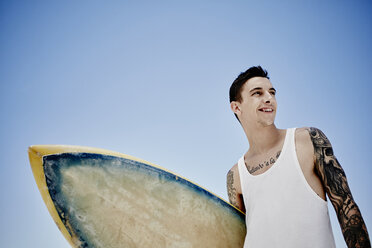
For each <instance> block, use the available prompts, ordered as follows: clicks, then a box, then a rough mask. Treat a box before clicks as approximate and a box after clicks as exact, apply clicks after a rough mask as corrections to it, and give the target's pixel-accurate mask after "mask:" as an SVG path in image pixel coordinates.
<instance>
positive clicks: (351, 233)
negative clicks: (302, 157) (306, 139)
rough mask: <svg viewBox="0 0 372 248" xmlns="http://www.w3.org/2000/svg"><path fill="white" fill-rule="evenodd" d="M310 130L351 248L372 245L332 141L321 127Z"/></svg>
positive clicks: (325, 182) (317, 162) (318, 162)
mask: <svg viewBox="0 0 372 248" xmlns="http://www.w3.org/2000/svg"><path fill="white" fill-rule="evenodd" d="M308 131H309V133H310V138H311V140H312V142H313V146H314V155H315V158H314V159H315V172H316V173H317V175H318V176H319V178H320V180H321V181H322V184H323V187H324V189H325V191H326V192H327V194H328V197H329V199H330V200H331V202H332V205H333V207H334V209H335V211H336V214H337V218H338V221H339V223H340V226H341V230H342V233H343V235H344V238H345V241H346V243H347V245H348V247H356V248H358V247H360V248H362V247H363V248H364V247H366V248H367V247H371V243H370V240H369V237H368V232H367V228H366V225H365V224H364V221H363V218H362V215H361V213H360V210H359V208H358V206H357V204H356V203H355V202H354V199H353V196H352V195H351V192H350V188H349V186H348V183H347V180H346V175H345V172H344V170H343V169H342V167H341V165H340V164H339V162H338V161H337V159H336V157H335V155H334V154H333V149H332V145H331V143H330V142H329V140H328V139H327V137H326V136H325V135H324V133H323V132H322V131H320V130H319V129H316V128H313V127H311V128H309V129H308Z"/></svg>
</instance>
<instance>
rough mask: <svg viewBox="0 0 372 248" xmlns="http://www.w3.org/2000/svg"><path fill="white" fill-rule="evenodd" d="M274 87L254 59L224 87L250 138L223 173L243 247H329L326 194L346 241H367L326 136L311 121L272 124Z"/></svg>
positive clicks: (331, 240)
mask: <svg viewBox="0 0 372 248" xmlns="http://www.w3.org/2000/svg"><path fill="white" fill-rule="evenodd" d="M275 93H276V90H275V89H274V88H273V86H272V84H271V82H270V80H269V77H268V74H267V72H266V71H265V70H263V69H262V68H261V67H260V66H257V67H251V68H249V69H248V70H247V71H246V72H244V73H241V74H240V75H239V77H238V78H237V79H236V80H235V81H234V82H233V84H232V85H231V88H230V103H231V109H232V111H233V112H234V114H235V116H236V117H237V118H238V120H239V122H240V124H241V125H242V127H243V129H244V132H245V134H246V136H247V138H248V142H249V150H248V151H247V152H246V153H245V154H244V155H243V156H242V158H241V159H240V160H239V161H238V163H237V164H235V165H234V166H233V167H232V168H231V170H230V171H229V173H228V174H227V190H228V196H229V200H230V202H231V204H232V205H234V206H235V207H237V208H239V209H240V210H241V211H243V212H245V213H246V226H247V234H246V238H245V243H244V247H253V248H261V247H263V248H268V247H270V248H271V247H280V248H281V247H286V248H291V247H296V248H298V247H301V248H304V247H311V248H315V247H316V248H330V247H335V243H334V238H333V234H332V229H331V224H330V220H329V215H328V208H327V201H326V194H327V195H328V198H329V199H330V200H331V203H332V205H333V207H334V209H335V211H336V214H337V217H338V220H339V223H340V226H341V229H342V232H343V235H344V238H345V241H346V243H347V245H348V247H371V245H370V241H369V237H368V233H367V229H366V226H365V224H364V221H363V218H362V215H361V213H360V211H359V208H358V206H357V205H356V203H355V202H354V200H353V197H352V195H351V192H350V189H349V186H348V183H347V180H346V176H345V173H344V171H343V169H342V167H341V165H340V164H339V163H338V161H337V159H336V157H335V155H334V154H333V150H332V146H331V143H330V142H329V140H328V139H327V137H326V136H325V135H324V134H323V133H322V131H320V130H319V129H317V128H312V127H310V128H308V127H304V128H297V129H294V128H292V129H288V130H282V129H278V128H276V126H275V124H274V120H275V114H276V109H277V102H276V99H275Z"/></svg>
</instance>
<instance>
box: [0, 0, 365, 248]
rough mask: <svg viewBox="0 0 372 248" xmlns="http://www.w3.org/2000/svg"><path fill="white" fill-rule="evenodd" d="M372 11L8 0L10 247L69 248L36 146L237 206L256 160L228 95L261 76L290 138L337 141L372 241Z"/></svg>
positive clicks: (0, 181)
mask: <svg viewBox="0 0 372 248" xmlns="http://www.w3.org/2000/svg"><path fill="white" fill-rule="evenodd" d="M371 12H372V3H371V2H370V1H358V0H357V1H345V0H341V1H320V0H315V1H290V0H285V1H156V2H155V1H32V2H31V1H1V3H0V32H1V35H0V54H1V56H0V113H1V116H2V121H1V124H0V137H1V139H0V148H1V151H2V156H1V157H0V166H1V167H0V169H1V173H0V194H1V199H2V200H1V203H0V219H1V220H2V222H3V225H1V227H0V230H1V232H0V233H1V234H0V243H1V244H2V245H3V246H4V247H38V248H42V247H51V246H53V247H68V243H67V242H66V241H65V240H64V238H63V236H62V235H61V234H60V232H59V230H58V228H57V226H56V225H55V224H54V222H53V220H52V218H51V217H50V215H49V213H48V211H47V208H46V207H45V205H44V203H43V201H42V199H41V196H40V194H39V191H38V189H37V186H36V184H35V182H34V178H33V175H32V171H31V168H30V166H29V163H28V157H27V147H28V146H30V145H33V144H70V145H84V146H92V147H99V148H105V149H109V150H114V151H118V152H122V153H125V154H129V155H132V156H135V157H139V158H141V159H144V160H147V161H150V162H153V163H155V164H158V165H160V166H162V167H165V168H167V169H169V170H171V171H174V172H176V173H177V174H180V175H182V176H184V177H186V178H188V179H190V180H192V181H194V182H196V183H198V184H200V185H202V186H204V187H205V188H207V189H209V190H210V191H212V192H214V193H216V194H218V195H220V196H221V197H223V198H225V199H226V198H227V194H226V186H225V178H226V173H227V171H228V169H230V167H231V166H232V165H233V164H234V163H235V162H236V161H237V160H238V159H239V157H240V156H241V155H242V154H243V153H244V152H245V151H246V150H247V149H248V142H247V140H246V138H245V135H244V132H243V130H242V129H241V127H240V125H239V123H238V122H237V121H236V119H235V117H234V116H233V114H232V113H231V111H230V109H229V101H228V89H229V87H230V85H231V83H232V81H233V80H234V79H235V77H236V76H237V75H238V74H239V73H240V72H241V71H244V70H246V69H247V68H248V67H250V66H252V65H262V66H263V67H265V68H266V69H267V70H268V71H269V74H270V77H271V81H272V83H273V85H274V87H275V88H276V89H277V99H278V108H279V109H278V114H277V119H276V124H277V126H278V127H279V128H288V127H301V126H315V127H318V128H320V129H322V130H323V131H324V132H325V134H326V135H327V136H328V138H329V139H330V140H331V142H332V144H333V147H334V150H335V153H336V156H337V157H338V160H339V161H340V163H341V165H342V166H343V168H344V170H345V171H346V174H347V176H348V180H349V184H350V187H351V189H352V192H353V196H354V198H355V200H356V202H357V203H358V205H359V207H360V209H361V211H362V214H363V217H364V220H365V221H366V224H367V228H368V229H369V230H371V228H372V227H371V225H372V213H371V211H370V210H371V209H372V198H371V195H372V194H371V188H372V187H371V186H372V183H371V180H370V178H371V176H372V175H371V174H372V169H371V166H370V157H369V155H370V154H371V143H372V142H371V138H372V135H371V132H370V130H369V127H370V122H371V117H370V112H371V111H370V108H371V107H372V106H371V101H370V94H371V92H372V86H371V79H370V75H369V74H370V72H371V69H372V49H371V44H372V15H370V13H371ZM330 213H331V221H332V224H333V230H334V233H335V238H336V243H337V245H338V247H346V246H345V245H344V241H343V239H342V236H341V232H340V228H339V227H338V223H337V219H336V217H335V215H334V211H333V209H332V208H330ZM370 232H371V231H370Z"/></svg>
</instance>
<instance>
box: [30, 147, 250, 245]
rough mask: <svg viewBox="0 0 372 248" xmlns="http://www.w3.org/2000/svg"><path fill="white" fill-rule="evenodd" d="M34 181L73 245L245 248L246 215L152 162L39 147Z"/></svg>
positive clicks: (33, 161) (32, 153)
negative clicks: (243, 247)
mask: <svg viewBox="0 0 372 248" xmlns="http://www.w3.org/2000/svg"><path fill="white" fill-rule="evenodd" d="M29 157H30V162H31V166H32V169H33V172H34V176H35V179H36V182H37V185H38V187H39V189H40V192H41V194H42V196H43V199H44V201H45V203H46V205H47V207H48V210H49V212H50V213H51V215H52V217H53V219H54V221H55V222H56V224H57V225H58V227H59V228H60V230H61V232H62V233H63V235H64V236H65V237H66V239H67V240H68V241H69V243H70V244H71V245H72V246H73V247H104V248H110V247H181V248H182V247H242V246H243V242H244V236H245V224H244V214H242V213H241V212H240V211H239V210H237V209H236V208H234V207H233V206H231V205H230V204H228V203H227V202H225V201H224V200H222V199H220V198H219V197H217V196H215V195H214V194H212V193H210V192H208V191H206V190H204V189H203V188H201V187H199V186H197V185H195V184H194V183H192V182H190V181H188V180H186V179H184V178H182V177H179V176H177V175H175V174H173V173H171V172H169V171H166V170H165V169H162V168H160V167H158V166H156V165H153V164H150V163H148V162H146V161H143V160H139V159H136V158H133V157H130V156H127V155H124V154H119V153H114V152H110V151H106V150H101V149H94V148H85V147H74V146H32V147H30V148H29Z"/></svg>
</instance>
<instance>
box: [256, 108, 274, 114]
mask: <svg viewBox="0 0 372 248" xmlns="http://www.w3.org/2000/svg"><path fill="white" fill-rule="evenodd" d="M259 111H261V112H265V113H272V112H274V109H272V108H261V109H259Z"/></svg>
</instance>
